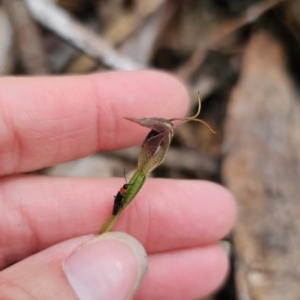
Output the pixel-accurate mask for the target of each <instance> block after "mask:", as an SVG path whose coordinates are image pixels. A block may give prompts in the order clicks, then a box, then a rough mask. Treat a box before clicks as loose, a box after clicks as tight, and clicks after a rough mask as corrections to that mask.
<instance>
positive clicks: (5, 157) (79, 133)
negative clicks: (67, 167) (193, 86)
mask: <svg viewBox="0 0 300 300" xmlns="http://www.w3.org/2000/svg"><path fill="white" fill-rule="evenodd" d="M187 106H188V96H187V92H186V90H185V88H184V87H183V85H182V84H181V83H180V82H179V81H177V80H176V79H174V78H173V77H171V76H170V75H167V74H165V73H161V72H155V71H137V72H107V73H101V74H96V75H86V76H72V77H71V76H69V77H67V76H65V77H38V78H37V77H35V78H28V77H27V78H16V77H15V78H14V77H11V78H2V79H0V140H1V148H0V175H4V174H11V173H18V172H25V171H31V170H35V169H38V168H42V167H46V166H50V165H53V164H56V163H59V162H63V161H67V160H72V159H75V158H78V157H82V156H85V155H88V154H90V153H93V152H95V151H97V150H100V151H101V150H112V149H117V148H123V147H127V146H130V145H133V144H136V143H138V142H140V141H141V140H142V139H143V136H144V135H145V133H146V132H147V131H146V129H143V128H142V127H139V126H137V125H136V124H132V123H130V122H128V121H127V120H124V119H123V117H124V116H127V117H137V118H142V117H150V116H151V117H153V116H155V117H164V118H170V117H178V116H182V114H184V113H185V112H186V110H187Z"/></svg>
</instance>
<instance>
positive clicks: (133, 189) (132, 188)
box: [100, 170, 147, 234]
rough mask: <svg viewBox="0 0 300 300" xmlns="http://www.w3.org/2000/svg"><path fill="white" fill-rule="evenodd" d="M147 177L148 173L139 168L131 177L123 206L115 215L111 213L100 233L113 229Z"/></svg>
mask: <svg viewBox="0 0 300 300" xmlns="http://www.w3.org/2000/svg"><path fill="white" fill-rule="evenodd" d="M146 178H147V174H145V173H144V172H142V171H139V170H137V171H136V172H135V173H134V174H133V176H132V177H131V178H130V181H129V186H128V189H127V191H126V193H125V195H124V200H123V207H122V208H121V209H120V210H119V212H118V213H117V214H116V215H115V216H114V215H111V216H110V218H109V219H108V221H107V222H106V223H105V225H104V226H103V228H102V229H101V231H100V234H102V233H104V232H108V231H110V230H111V229H112V227H113V226H114V224H115V223H116V221H117V220H118V218H119V216H120V215H121V213H122V211H123V210H124V209H125V207H126V206H127V205H128V204H129V203H130V202H131V201H132V200H133V199H134V198H135V196H136V195H137V193H138V192H139V191H140V189H141V188H142V186H143V185H144V183H145V180H146Z"/></svg>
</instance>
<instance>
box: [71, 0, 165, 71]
mask: <svg viewBox="0 0 300 300" xmlns="http://www.w3.org/2000/svg"><path fill="white" fill-rule="evenodd" d="M165 2H166V0H156V1H152V0H147V1H140V2H138V3H136V6H138V7H137V9H136V10H138V12H136V11H130V12H127V11H126V12H124V11H123V12H122V13H121V14H120V16H119V17H118V18H116V20H114V21H112V22H111V24H110V25H109V26H108V27H107V28H106V29H104V32H103V34H102V36H103V38H104V39H106V40H107V41H109V42H110V43H111V44H112V45H114V46H116V45H118V44H120V43H123V42H124V43H123V44H122V46H121V48H120V49H119V52H120V53H122V55H128V56H129V57H132V58H134V59H135V60H137V61H138V62H139V63H142V64H145V65H147V63H148V61H149V56H150V54H149V53H151V50H152V45H153V39H156V36H157V35H158V32H160V30H159V29H158V28H157V27H158V26H159V24H160V22H159V20H157V19H159V18H160V15H161V13H160V12H161V11H162V9H163V7H164V6H165ZM164 17H165V16H164ZM154 22H155V24H153V23H154ZM151 24H153V26H152V28H151V29H153V30H152V31H151V30H150V32H149V27H150V26H151ZM153 31H156V32H154V33H153ZM126 39H127V40H126ZM141 44H142V49H141ZM149 48H150V49H149ZM132 49H133V50H134V51H132ZM135 55H137V57H138V58H136V56H135ZM141 57H142V58H144V59H141ZM97 65H98V64H97V62H96V61H93V60H91V59H87V56H86V55H84V54H79V55H78V56H77V58H76V59H75V60H73V62H72V63H71V64H70V66H69V67H68V68H67V73H70V72H71V73H74V72H77V73H78V72H80V73H84V72H88V71H90V70H93V69H95V68H96V67H97Z"/></svg>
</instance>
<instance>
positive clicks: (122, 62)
mask: <svg viewBox="0 0 300 300" xmlns="http://www.w3.org/2000/svg"><path fill="white" fill-rule="evenodd" d="M25 1H26V3H27V5H28V8H29V9H30V11H31V13H32V15H33V16H34V18H35V19H36V20H37V21H39V22H40V23H41V24H43V25H44V26H45V27H47V28H48V29H50V30H52V31H54V32H55V33H56V34H57V35H59V36H60V37H61V38H63V39H65V40H66V41H68V42H69V43H70V44H71V45H73V46H74V47H76V48H78V49H79V50H81V51H83V52H84V53H86V54H87V55H89V56H91V57H92V58H94V59H96V60H98V61H100V62H101V63H103V64H104V65H106V66H108V67H110V68H113V69H118V70H137V69H141V68H144V66H143V65H141V64H138V63H136V62H135V61H134V60H132V59H130V58H128V57H125V56H122V55H121V54H119V53H118V52H117V51H115V50H114V49H113V47H112V46H111V45H110V44H109V43H108V42H107V41H105V40H104V39H101V38H100V37H99V36H98V35H97V34H95V33H93V32H91V31H90V30H89V29H87V28H86V27H85V26H83V25H82V24H81V23H79V22H78V21H76V20H75V19H74V18H72V17H71V15H69V14H68V13H66V12H65V11H64V10H63V9H61V8H59V7H58V6H56V5H55V4H54V3H52V2H49V1H47V0H25Z"/></svg>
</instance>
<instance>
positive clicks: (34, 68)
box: [3, 0, 49, 74]
mask: <svg viewBox="0 0 300 300" xmlns="http://www.w3.org/2000/svg"><path fill="white" fill-rule="evenodd" d="M3 4H4V7H5V9H6V10H7V12H8V15H9V18H10V20H11V23H12V25H13V28H14V31H15V34H16V39H17V45H18V50H19V54H20V56H21V59H22V62H23V65H24V68H25V70H26V71H27V73H29V74H45V73H49V66H48V62H47V56H46V54H45V50H44V48H43V45H42V41H41V36H40V33H39V30H38V28H37V25H36V23H35V22H34V21H33V20H32V18H31V16H30V14H29V12H28V10H27V7H26V4H25V3H24V0H3Z"/></svg>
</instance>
